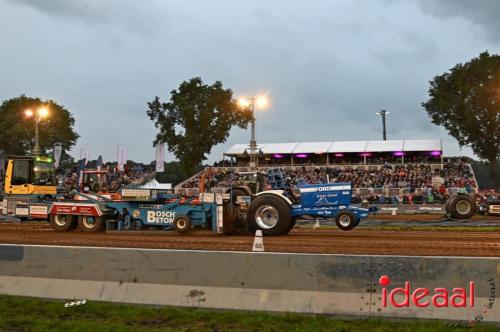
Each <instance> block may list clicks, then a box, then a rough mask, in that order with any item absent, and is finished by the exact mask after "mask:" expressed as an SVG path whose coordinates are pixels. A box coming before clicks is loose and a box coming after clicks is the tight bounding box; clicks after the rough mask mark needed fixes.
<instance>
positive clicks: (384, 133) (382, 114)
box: [376, 110, 391, 141]
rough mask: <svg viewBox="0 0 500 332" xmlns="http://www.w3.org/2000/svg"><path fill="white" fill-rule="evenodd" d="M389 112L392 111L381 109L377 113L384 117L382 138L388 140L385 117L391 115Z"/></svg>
mask: <svg viewBox="0 0 500 332" xmlns="http://www.w3.org/2000/svg"><path fill="white" fill-rule="evenodd" d="M389 113H391V112H389V111H386V110H381V111H380V112H377V113H376V114H378V115H380V116H381V117H382V139H383V140H384V141H387V134H386V130H385V117H386V116H387V115H389Z"/></svg>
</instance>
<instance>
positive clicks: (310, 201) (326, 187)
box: [299, 183, 352, 208]
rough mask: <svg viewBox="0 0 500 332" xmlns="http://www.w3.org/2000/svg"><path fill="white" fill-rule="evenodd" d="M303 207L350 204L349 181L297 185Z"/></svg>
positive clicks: (350, 191)
mask: <svg viewBox="0 0 500 332" xmlns="http://www.w3.org/2000/svg"><path fill="white" fill-rule="evenodd" d="M299 190H300V194H301V205H302V207H303V208H319V207H333V206H336V207H339V208H342V207H346V206H349V205H350V204H351V196H352V186H351V184H350V183H330V184H314V185H304V186H301V187H299Z"/></svg>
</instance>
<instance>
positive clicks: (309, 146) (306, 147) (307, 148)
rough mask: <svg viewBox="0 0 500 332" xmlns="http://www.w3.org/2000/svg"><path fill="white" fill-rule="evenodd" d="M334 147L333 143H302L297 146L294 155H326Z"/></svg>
mask: <svg viewBox="0 0 500 332" xmlns="http://www.w3.org/2000/svg"><path fill="white" fill-rule="evenodd" d="M330 146H332V142H302V143H299V144H297V146H296V147H295V149H294V150H293V153H324V152H325V151H328V149H330Z"/></svg>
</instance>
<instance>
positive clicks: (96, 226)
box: [78, 216, 104, 233]
mask: <svg viewBox="0 0 500 332" xmlns="http://www.w3.org/2000/svg"><path fill="white" fill-rule="evenodd" d="M78 228H80V230H81V231H82V232H85V233H95V232H99V231H101V230H102V229H103V228H104V217H102V216H101V217H95V216H78Z"/></svg>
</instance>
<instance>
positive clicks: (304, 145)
mask: <svg viewBox="0 0 500 332" xmlns="http://www.w3.org/2000/svg"><path fill="white" fill-rule="evenodd" d="M248 149H249V145H248V144H235V145H233V146H232V147H231V148H229V150H227V151H226V152H225V153H224V154H225V155H227V156H238V155H243V154H244V153H245V150H247V151H248ZM258 149H260V150H262V152H263V153H264V154H296V153H327V152H328V153H362V152H399V151H406V152H418V151H440V152H441V151H442V150H443V148H442V144H441V140H387V141H378V140H375V141H332V142H299V143H267V144H261V145H259V146H258Z"/></svg>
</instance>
